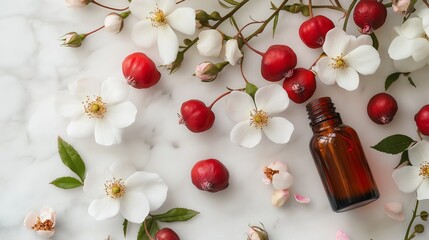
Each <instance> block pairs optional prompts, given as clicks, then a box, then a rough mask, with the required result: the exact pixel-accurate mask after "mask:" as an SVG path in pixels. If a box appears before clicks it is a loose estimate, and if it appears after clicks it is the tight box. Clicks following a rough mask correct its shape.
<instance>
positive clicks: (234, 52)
mask: <svg viewBox="0 0 429 240" xmlns="http://www.w3.org/2000/svg"><path fill="white" fill-rule="evenodd" d="M242 57H243V54H242V53H241V50H240V48H238V41H237V39H235V38H234V39H230V40H228V41H227V42H226V44H225V60H226V61H228V62H229V64H231V65H232V66H234V65H235V64H236V63H237V61H238V60H239V59H240V58H242Z"/></svg>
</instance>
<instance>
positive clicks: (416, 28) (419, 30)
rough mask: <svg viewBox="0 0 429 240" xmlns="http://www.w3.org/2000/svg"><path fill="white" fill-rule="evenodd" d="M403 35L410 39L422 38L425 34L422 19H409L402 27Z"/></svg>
mask: <svg viewBox="0 0 429 240" xmlns="http://www.w3.org/2000/svg"><path fill="white" fill-rule="evenodd" d="M401 33H402V35H403V36H404V37H406V38H409V39H413V38H417V37H421V36H422V35H423V34H424V33H425V31H424V29H423V22H422V19H420V18H408V19H407V21H405V22H404V23H403V24H402V25H401Z"/></svg>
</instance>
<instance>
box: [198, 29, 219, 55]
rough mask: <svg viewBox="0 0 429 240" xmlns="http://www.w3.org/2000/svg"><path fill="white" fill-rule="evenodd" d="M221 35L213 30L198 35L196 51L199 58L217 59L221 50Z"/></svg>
mask: <svg viewBox="0 0 429 240" xmlns="http://www.w3.org/2000/svg"><path fill="white" fill-rule="evenodd" d="M222 42H223V37H222V34H221V33H220V32H219V31H217V30H215V29H209V30H204V31H201V32H200V34H198V42H197V49H198V52H199V53H200V55H201V56H205V57H218V56H219V54H220V51H221V50H222Z"/></svg>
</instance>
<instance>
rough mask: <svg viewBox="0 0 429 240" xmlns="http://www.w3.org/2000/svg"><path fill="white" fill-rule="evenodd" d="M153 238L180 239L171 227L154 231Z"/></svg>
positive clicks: (162, 239) (160, 239)
mask: <svg viewBox="0 0 429 240" xmlns="http://www.w3.org/2000/svg"><path fill="white" fill-rule="evenodd" d="M155 240H180V238H179V235H177V233H176V232H175V231H173V230H172V229H171V228H163V229H160V230H159V231H158V232H157V233H156V235H155Z"/></svg>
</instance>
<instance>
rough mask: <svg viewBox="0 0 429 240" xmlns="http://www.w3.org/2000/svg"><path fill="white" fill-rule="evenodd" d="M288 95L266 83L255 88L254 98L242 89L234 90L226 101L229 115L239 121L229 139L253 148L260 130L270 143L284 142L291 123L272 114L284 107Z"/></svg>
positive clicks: (257, 140) (287, 102)
mask: <svg viewBox="0 0 429 240" xmlns="http://www.w3.org/2000/svg"><path fill="white" fill-rule="evenodd" d="M288 105H289V98H288V95H287V93H286V91H285V90H284V89H283V88H282V87H281V86H279V85H275V84H272V85H268V86H265V87H262V88H260V89H258V90H257V91H256V93H255V101H253V98H252V97H251V96H250V95H249V94H247V93H245V92H241V91H233V92H232V93H231V94H230V95H229V96H228V98H227V100H226V113H227V115H228V117H229V118H230V119H231V120H233V121H235V122H238V123H237V124H236V125H235V126H234V127H233V129H232V130H231V135H230V137H231V141H232V142H233V143H235V144H238V145H240V146H243V147H247V148H252V147H254V146H256V145H257V144H258V143H259V142H260V141H261V138H262V132H264V133H265V135H266V136H267V137H268V138H269V139H270V140H271V141H273V142H275V143H279V144H283V143H287V142H288V141H289V139H290V137H291V135H292V132H293V130H294V126H293V124H292V123H291V122H289V121H288V120H287V119H285V118H282V117H273V115H275V114H278V113H281V112H283V111H284V110H286V108H287V107H288Z"/></svg>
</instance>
